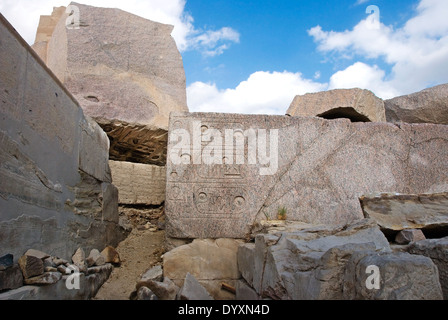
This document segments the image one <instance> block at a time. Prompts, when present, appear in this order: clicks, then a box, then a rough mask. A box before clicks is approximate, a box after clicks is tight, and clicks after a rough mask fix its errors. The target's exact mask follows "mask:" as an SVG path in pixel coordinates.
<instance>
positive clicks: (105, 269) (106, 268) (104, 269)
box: [87, 263, 114, 275]
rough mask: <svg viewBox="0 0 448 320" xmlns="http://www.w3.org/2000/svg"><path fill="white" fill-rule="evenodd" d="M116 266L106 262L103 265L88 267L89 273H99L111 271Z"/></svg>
mask: <svg viewBox="0 0 448 320" xmlns="http://www.w3.org/2000/svg"><path fill="white" fill-rule="evenodd" d="M113 269H114V267H113V266H112V265H111V264H110V263H106V264H104V265H102V266H96V267H92V268H89V269H87V274H88V275H90V274H97V273H111V272H112V270H113Z"/></svg>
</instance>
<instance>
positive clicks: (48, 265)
mask: <svg viewBox="0 0 448 320" xmlns="http://www.w3.org/2000/svg"><path fill="white" fill-rule="evenodd" d="M43 263H44V268H56V267H57V265H56V264H55V263H54V261H53V257H48V258H45V259H43Z"/></svg>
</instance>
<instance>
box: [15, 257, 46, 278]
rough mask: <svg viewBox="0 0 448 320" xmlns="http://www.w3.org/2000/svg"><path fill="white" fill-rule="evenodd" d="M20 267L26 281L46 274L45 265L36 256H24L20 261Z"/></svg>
mask: <svg viewBox="0 0 448 320" xmlns="http://www.w3.org/2000/svg"><path fill="white" fill-rule="evenodd" d="M19 266H20V269H21V270H22V274H23V277H24V278H25V279H28V278H31V277H35V276H39V275H41V274H42V273H44V263H43V262H42V260H41V259H39V258H36V257H34V256H27V255H24V256H22V257H21V258H20V259H19Z"/></svg>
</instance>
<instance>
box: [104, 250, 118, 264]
mask: <svg viewBox="0 0 448 320" xmlns="http://www.w3.org/2000/svg"><path fill="white" fill-rule="evenodd" d="M101 255H103V257H104V259H105V262H106V263H113V264H120V263H121V259H120V254H119V253H118V252H117V250H116V249H115V248H114V247H111V246H107V247H106V248H104V250H103V251H101Z"/></svg>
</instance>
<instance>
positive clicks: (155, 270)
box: [136, 266, 163, 291]
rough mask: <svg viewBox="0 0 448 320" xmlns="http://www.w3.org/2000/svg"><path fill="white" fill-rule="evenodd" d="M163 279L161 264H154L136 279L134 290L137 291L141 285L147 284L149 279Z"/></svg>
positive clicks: (159, 280)
mask: <svg viewBox="0 0 448 320" xmlns="http://www.w3.org/2000/svg"><path fill="white" fill-rule="evenodd" d="M162 279H163V270H162V266H155V267H152V268H151V269H149V270H147V271H146V272H145V273H144V274H143V275H142V276H141V277H140V279H139V280H138V281H137V286H136V290H137V291H138V290H139V289H140V288H141V287H143V286H145V287H147V286H148V282H149V281H158V282H161V281H162Z"/></svg>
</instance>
